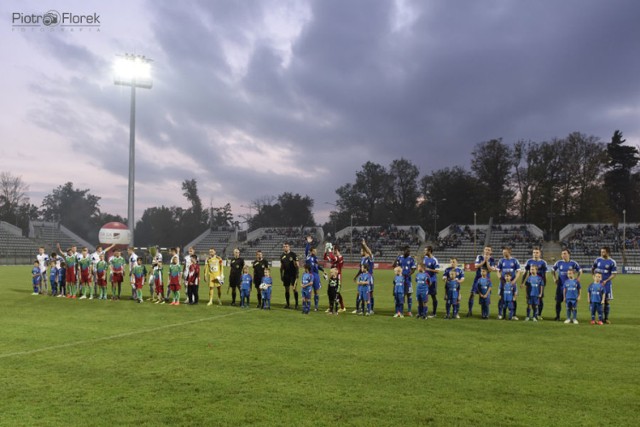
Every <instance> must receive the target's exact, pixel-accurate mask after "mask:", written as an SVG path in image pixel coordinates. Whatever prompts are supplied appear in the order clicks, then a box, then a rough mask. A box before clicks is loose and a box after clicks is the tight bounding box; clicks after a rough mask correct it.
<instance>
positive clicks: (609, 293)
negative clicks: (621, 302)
mask: <svg viewBox="0 0 640 427" xmlns="http://www.w3.org/2000/svg"><path fill="white" fill-rule="evenodd" d="M612 299H613V285H612V283H611V282H607V284H606V285H604V300H605V301H609V300H612Z"/></svg>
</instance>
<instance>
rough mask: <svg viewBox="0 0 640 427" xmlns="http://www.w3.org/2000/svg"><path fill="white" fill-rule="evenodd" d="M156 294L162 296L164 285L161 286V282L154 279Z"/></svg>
mask: <svg viewBox="0 0 640 427" xmlns="http://www.w3.org/2000/svg"><path fill="white" fill-rule="evenodd" d="M155 285H156V294H163V293H164V285H163V284H162V282H161V281H160V280H158V279H156V283H155Z"/></svg>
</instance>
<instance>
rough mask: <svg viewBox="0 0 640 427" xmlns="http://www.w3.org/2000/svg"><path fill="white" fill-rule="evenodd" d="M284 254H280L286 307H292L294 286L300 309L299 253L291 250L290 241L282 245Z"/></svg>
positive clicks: (294, 293) (294, 295)
mask: <svg viewBox="0 0 640 427" xmlns="http://www.w3.org/2000/svg"><path fill="white" fill-rule="evenodd" d="M282 250H283V252H282V255H280V279H281V280H282V284H283V285H284V292H285V293H284V296H285V299H286V301H287V305H285V307H284V308H291V307H290V305H289V300H290V289H291V287H292V286H293V298H295V300H296V306H295V309H296V310H297V309H298V288H297V281H298V268H299V267H298V255H296V254H295V253H294V252H291V247H290V246H289V243H288V242H285V243H284V244H283V245H282Z"/></svg>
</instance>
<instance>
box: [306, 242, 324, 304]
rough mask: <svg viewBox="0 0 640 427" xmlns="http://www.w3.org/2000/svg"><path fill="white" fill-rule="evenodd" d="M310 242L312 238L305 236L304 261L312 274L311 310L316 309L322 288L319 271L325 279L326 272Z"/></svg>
mask: <svg viewBox="0 0 640 427" xmlns="http://www.w3.org/2000/svg"><path fill="white" fill-rule="evenodd" d="M311 242H313V238H312V237H311V236H307V244H306V245H305V248H304V255H305V256H306V263H307V264H308V265H309V267H310V273H311V274H312V275H313V302H314V309H313V311H318V303H319V302H320V288H322V283H320V272H321V271H322V273H323V275H324V279H325V280H326V279H327V274H326V273H325V272H324V268H322V266H321V265H320V264H319V263H318V256H317V255H316V248H312V247H311Z"/></svg>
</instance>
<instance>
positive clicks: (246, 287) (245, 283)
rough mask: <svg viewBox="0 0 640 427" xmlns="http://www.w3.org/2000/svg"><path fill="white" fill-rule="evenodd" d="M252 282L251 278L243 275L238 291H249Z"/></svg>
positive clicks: (248, 275)
mask: <svg viewBox="0 0 640 427" xmlns="http://www.w3.org/2000/svg"><path fill="white" fill-rule="evenodd" d="M252 281H253V278H252V277H251V275H250V274H243V275H242V284H241V285H240V289H242V290H243V291H250V290H251V282H252Z"/></svg>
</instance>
